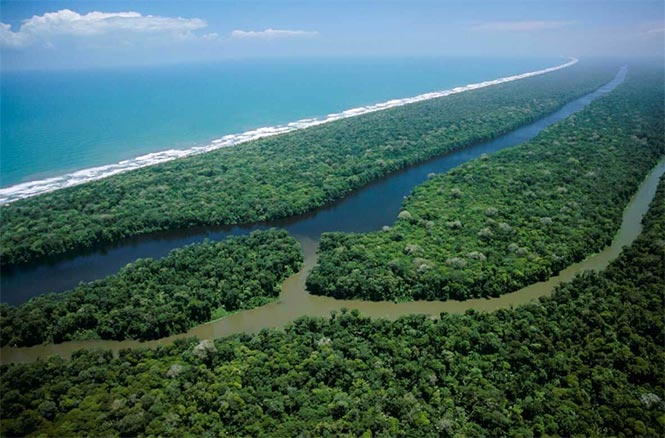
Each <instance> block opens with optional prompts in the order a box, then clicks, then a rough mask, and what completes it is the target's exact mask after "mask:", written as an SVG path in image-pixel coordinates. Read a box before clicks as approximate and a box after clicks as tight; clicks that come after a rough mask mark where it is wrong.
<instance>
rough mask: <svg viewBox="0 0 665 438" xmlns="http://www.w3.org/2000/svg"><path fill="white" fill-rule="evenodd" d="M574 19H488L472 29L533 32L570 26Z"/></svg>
mask: <svg viewBox="0 0 665 438" xmlns="http://www.w3.org/2000/svg"><path fill="white" fill-rule="evenodd" d="M573 23H574V21H542V20H534V21H488V22H486V23H481V24H478V25H476V26H473V27H472V28H471V29H473V30H481V31H489V32H533V31H539V30H552V29H561V28H563V27H567V26H570V25H571V24H573Z"/></svg>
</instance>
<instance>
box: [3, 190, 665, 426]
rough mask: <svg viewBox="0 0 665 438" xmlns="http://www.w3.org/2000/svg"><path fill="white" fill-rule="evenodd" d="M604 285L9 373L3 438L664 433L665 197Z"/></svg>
mask: <svg viewBox="0 0 665 438" xmlns="http://www.w3.org/2000/svg"><path fill="white" fill-rule="evenodd" d="M643 224H644V229H643V232H642V234H641V236H640V237H639V238H638V239H637V240H636V241H635V242H634V243H633V244H632V245H631V246H630V247H628V248H626V249H625V250H624V252H623V253H622V254H621V256H620V257H619V258H618V259H617V260H615V261H614V262H613V263H611V264H610V266H609V267H608V269H607V270H606V271H604V272H602V273H591V272H589V273H585V274H583V275H581V276H578V277H577V278H576V279H575V280H573V281H572V282H570V283H567V284H563V285H562V286H560V287H559V288H558V289H557V290H556V291H555V292H554V294H553V295H552V296H551V297H548V298H543V299H541V300H540V301H539V302H536V303H533V304H529V305H525V306H521V307H518V308H515V309H507V310H501V311H497V312H494V313H479V312H475V311H469V312H467V313H466V314H464V315H451V314H445V313H444V314H442V315H441V318H439V319H436V320H432V319H430V318H427V317H424V316H411V317H404V318H400V319H399V320H397V321H395V322H389V321H385V320H372V319H368V318H364V317H361V316H359V315H358V314H357V313H356V312H341V314H340V313H338V314H333V316H332V318H331V319H324V318H301V319H299V320H297V321H296V322H295V323H293V324H291V325H289V326H288V327H287V328H286V330H284V331H277V330H263V331H261V332H260V333H258V334H255V335H242V336H234V337H231V338H228V339H224V340H217V341H210V340H204V341H198V340H186V341H177V342H175V343H173V344H170V345H168V346H164V347H160V348H158V349H156V350H145V349H144V350H124V351H122V352H120V354H119V356H118V357H115V358H114V357H113V356H112V355H111V354H110V353H109V352H103V351H80V352H78V353H75V354H74V355H73V357H72V359H71V360H69V361H68V360H63V359H61V358H58V357H51V358H49V359H47V360H44V361H38V362H36V363H33V364H24V365H16V364H13V365H2V366H1V367H0V397H1V403H2V414H1V416H2V420H1V421H0V425H1V433H2V434H3V435H4V436H23V435H31V436H41V435H43V434H48V435H50V436H139V437H140V436H271V437H293V436H322V437H358V436H363V437H399V436H403V437H420V436H423V437H453V436H456V437H459V436H464V437H507V436H516V437H517V436H525V437H532V436H533V437H537V436H585V437H607V436H617V437H632V436H654V437H655V436H663V434H665V415H664V414H663V412H664V410H665V367H663V366H662V364H663V363H664V362H665V347H664V346H665V324H664V320H663V314H664V312H665V306H664V303H663V290H664V288H665V279H664V277H663V272H665V241H664V236H665V183H664V182H663V181H661V185H660V187H659V189H658V192H657V194H656V198H655V199H654V201H653V203H652V207H651V209H650V211H649V212H648V213H647V215H646V216H645V218H644V220H643Z"/></svg>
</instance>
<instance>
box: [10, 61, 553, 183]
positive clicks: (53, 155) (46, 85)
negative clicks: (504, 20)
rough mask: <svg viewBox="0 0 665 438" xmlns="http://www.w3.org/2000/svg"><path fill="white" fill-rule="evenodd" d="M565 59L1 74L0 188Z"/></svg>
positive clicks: (266, 63)
mask: <svg viewBox="0 0 665 438" xmlns="http://www.w3.org/2000/svg"><path fill="white" fill-rule="evenodd" d="M565 61H566V60H565V59H562V58H537V59H536V58H528V59H527V58H519V59H509V58H500V59H498V58H497V59H491V58H490V59H488V58H399V59H397V58H391V59H387V58H373V59H359V58H352V59H344V58H335V59H298V60H252V61H249V60H245V61H225V62H220V63H215V64H198V65H170V66H158V67H141V68H138V67H136V68H122V69H117V68H116V69H105V70H83V71H48V72H46V71H30V72H2V76H1V80H0V105H1V106H0V140H1V146H0V187H3V188H5V187H9V186H13V185H16V184H19V183H25V182H28V181H35V180H42V179H46V178H51V177H55V176H59V175H63V174H66V173H69V172H73V171H79V170H82V169H88V168H91V167H95V166H103V165H107V164H112V163H117V162H119V161H122V160H131V159H132V158H134V157H137V156H141V155H145V154H148V153H152V152H157V151H163V150H167V149H188V148H192V147H196V146H200V145H205V144H207V143H209V142H210V141H212V140H213V139H216V138H219V137H222V136H224V135H228V134H234V133H240V132H245V131H250V130H254V129H257V128H260V127H265V126H274V125H283V124H286V123H289V122H292V121H295V120H301V119H305V118H321V117H325V116H326V115H328V114H330V113H336V112H341V111H344V110H347V109H349V108H356V107H361V106H366V105H371V104H376V103H379V102H385V101H388V100H391V99H399V98H405V97H410V96H415V95H418V94H423V93H428V92H433V91H438V90H443V89H449V88H453V87H458V86H462V85H466V84H469V83H475V82H482V81H486V80H492V79H496V78H499V77H504V76H511V75H516V74H521V73H525V72H529V71H533V70H539V69H543V68H547V67H551V66H555V65H559V64H562V63H563V62H565ZM238 147H241V146H238Z"/></svg>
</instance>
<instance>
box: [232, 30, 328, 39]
mask: <svg viewBox="0 0 665 438" xmlns="http://www.w3.org/2000/svg"><path fill="white" fill-rule="evenodd" d="M318 34H319V33H318V32H317V31H307V30H280V29H266V30H234V31H233V32H231V38H244V39H265V40H272V39H276V38H293V37H312V36H316V35H318Z"/></svg>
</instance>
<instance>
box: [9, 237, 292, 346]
mask: <svg viewBox="0 0 665 438" xmlns="http://www.w3.org/2000/svg"><path fill="white" fill-rule="evenodd" d="M302 260H303V259H302V251H301V248H300V244H299V243H298V242H297V241H296V240H295V239H294V238H293V237H291V236H289V235H288V233H287V232H286V231H284V230H268V231H255V232H253V233H251V234H250V235H249V236H243V237H229V238H227V239H226V240H224V241H221V242H209V241H206V242H203V243H199V244H192V245H189V246H186V247H183V248H179V249H175V250H173V251H171V253H169V255H168V256H167V257H164V258H163V259H160V260H153V259H140V260H138V261H136V262H134V263H130V264H129V265H127V266H126V267H124V268H123V269H122V270H121V271H120V272H119V273H118V274H115V275H111V276H109V277H106V278H104V279H102V280H97V281H93V282H90V283H84V284H81V285H80V286H78V287H77V288H76V289H73V290H71V291H67V292H62V293H52V294H45V295H41V296H38V297H35V298H32V299H31V300H30V301H28V302H27V303H25V304H22V305H20V306H18V307H13V306H9V305H7V304H1V305H0V342H1V345H11V346H29V345H35V344H41V343H45V342H49V343H58V342H63V341H68V340H75V339H90V338H102V339H116V340H121V339H142V340H146V339H158V338H162V337H165V336H168V335H171V334H176V333H183V332H185V331H187V329H189V328H191V327H193V326H195V325H197V324H201V323H204V322H207V321H210V320H211V319H215V318H217V317H220V316H223V315H224V314H226V313H227V312H234V311H236V310H241V309H250V308H253V307H258V306H260V305H263V304H265V303H266V302H268V301H272V300H274V299H275V298H277V297H278V296H279V292H280V285H281V283H282V281H283V280H284V279H285V278H286V277H287V276H289V275H291V274H292V273H293V272H297V271H298V270H299V269H300V266H301V264H302Z"/></svg>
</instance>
